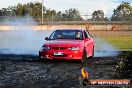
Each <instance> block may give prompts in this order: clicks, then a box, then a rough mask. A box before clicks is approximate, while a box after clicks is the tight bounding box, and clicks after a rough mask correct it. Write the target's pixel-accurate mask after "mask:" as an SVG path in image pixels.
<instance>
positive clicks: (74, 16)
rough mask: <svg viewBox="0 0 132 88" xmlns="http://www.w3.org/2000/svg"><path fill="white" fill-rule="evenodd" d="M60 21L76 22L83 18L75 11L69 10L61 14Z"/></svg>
mask: <svg viewBox="0 0 132 88" xmlns="http://www.w3.org/2000/svg"><path fill="white" fill-rule="evenodd" d="M62 20H67V21H77V20H83V18H82V17H81V16H80V12H79V11H78V10H77V9H75V8H74V9H73V8H70V9H69V10H65V12H64V13H62Z"/></svg>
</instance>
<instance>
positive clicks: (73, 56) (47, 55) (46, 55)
mask: <svg viewBox="0 0 132 88" xmlns="http://www.w3.org/2000/svg"><path fill="white" fill-rule="evenodd" d="M54 52H63V55H54ZM82 55H83V52H82V51H81V50H76V51H72V50H42V51H39V56H40V58H42V59H67V60H82Z"/></svg>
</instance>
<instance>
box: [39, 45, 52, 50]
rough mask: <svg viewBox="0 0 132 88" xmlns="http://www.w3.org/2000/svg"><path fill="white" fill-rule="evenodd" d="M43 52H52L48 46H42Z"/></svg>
mask: <svg viewBox="0 0 132 88" xmlns="http://www.w3.org/2000/svg"><path fill="white" fill-rule="evenodd" d="M41 50H50V47H48V46H42V47H41Z"/></svg>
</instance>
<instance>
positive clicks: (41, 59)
mask: <svg viewBox="0 0 132 88" xmlns="http://www.w3.org/2000/svg"><path fill="white" fill-rule="evenodd" d="M38 59H39V60H40V61H41V60H42V58H41V54H40V53H39V57H38Z"/></svg>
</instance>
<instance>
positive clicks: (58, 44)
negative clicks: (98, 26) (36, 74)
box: [39, 29, 94, 61]
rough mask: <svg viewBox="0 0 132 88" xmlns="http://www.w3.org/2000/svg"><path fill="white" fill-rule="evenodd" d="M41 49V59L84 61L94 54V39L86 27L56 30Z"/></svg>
mask: <svg viewBox="0 0 132 88" xmlns="http://www.w3.org/2000/svg"><path fill="white" fill-rule="evenodd" d="M45 40H47V41H46V42H45V43H44V44H43V46H42V48H41V50H40V51H39V58H40V59H65V60H79V61H84V60H85V59H86V58H89V57H93V56H94V41H93V38H92V37H91V36H90V34H89V32H87V31H86V30H84V29H59V30H55V31H54V32H53V33H52V34H51V35H50V37H46V38H45Z"/></svg>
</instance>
